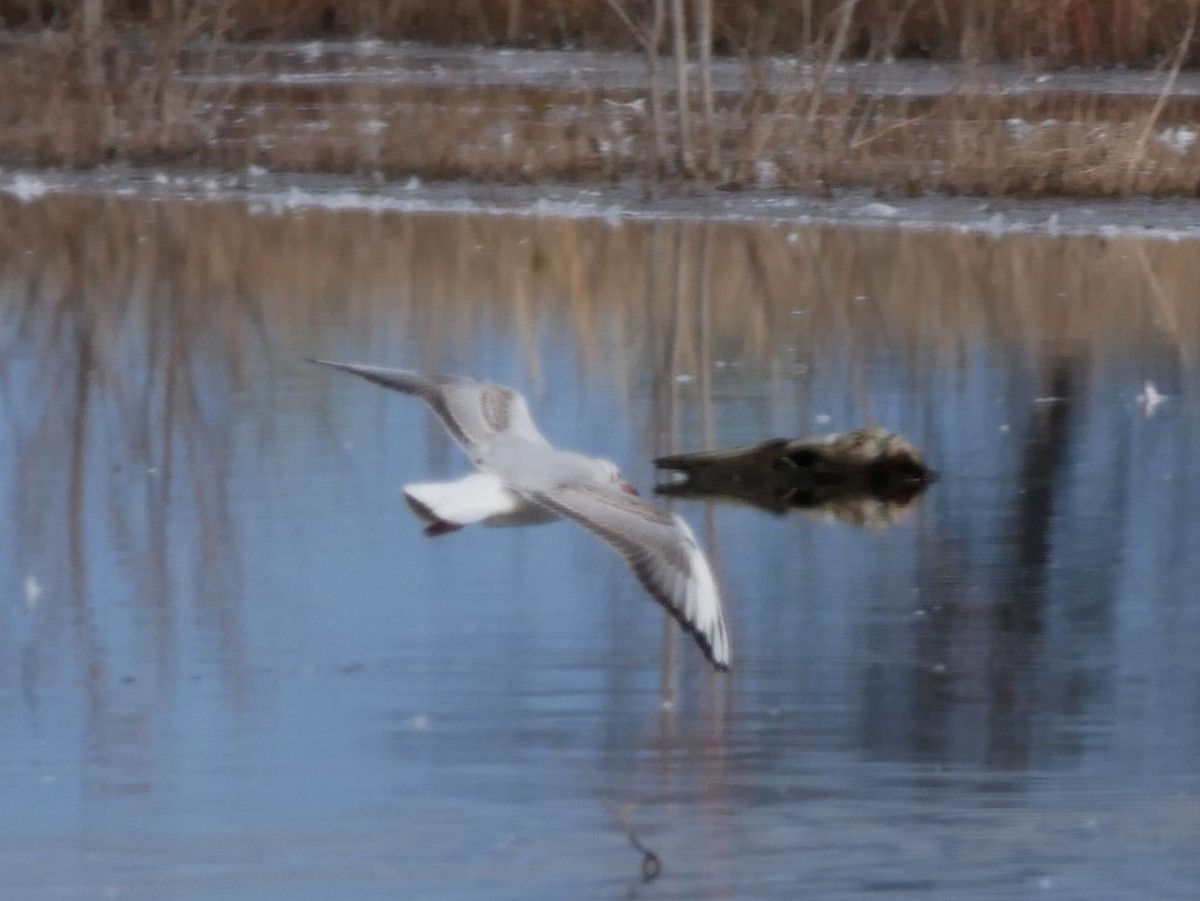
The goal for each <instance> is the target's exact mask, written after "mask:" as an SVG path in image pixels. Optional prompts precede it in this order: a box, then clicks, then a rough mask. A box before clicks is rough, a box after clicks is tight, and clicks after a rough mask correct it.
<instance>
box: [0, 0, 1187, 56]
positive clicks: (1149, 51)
mask: <svg viewBox="0 0 1200 901" xmlns="http://www.w3.org/2000/svg"><path fill="white" fill-rule="evenodd" d="M616 2H617V3H618V4H619V5H620V6H621V8H622V9H624V10H625V11H626V12H627V14H628V16H629V18H630V19H631V20H633V21H643V20H648V19H649V17H650V11H651V9H652V7H653V5H654V3H655V2H656V0H616ZM86 5H88V4H87V2H86V0H85V2H83V3H81V2H80V0H0V26H2V27H8V28H42V27H51V28H68V27H70V25H71V22H72V18H73V16H74V14H75V11H76V10H77V9H78V8H79V7H80V6H86ZM102 5H103V8H104V16H105V18H106V20H107V21H108V22H109V23H110V24H111V25H113V26H116V27H122V28H124V27H131V26H133V27H146V26H155V25H157V24H161V22H162V21H164V20H166V19H168V18H169V17H170V16H172V15H183V16H187V15H191V16H198V15H200V14H204V15H206V16H208V18H209V20H210V21H209V25H208V28H209V30H210V31H211V32H217V31H219V32H220V35H221V36H222V37H227V38H230V39H233V40H263V39H271V40H285V39H295V38H313V37H358V36H362V35H371V36H378V37H382V38H386V39H390V40H396V39H399V40H420V41H434V42H438V43H471V44H485V45H512V46H528V47H587V48H593V49H619V50H633V49H638V46H637V42H636V40H635V39H634V38H633V36H632V35H631V34H630V33H629V30H628V29H627V28H626V27H625V26H624V25H623V24H622V23H621V21H620V20H619V19H618V18H617V17H616V16H614V15H613V13H612V11H611V10H610V9H609V7H608V5H607V4H606V3H604V2H601V0H221V2H216V3H214V2H201V0H183V2H176V3H168V2H166V0H103V4H102ZM1190 6H1191V4H1190V0H955V2H945V0H849V2H848V0H797V2H791V3H775V2H767V0H713V2H712V3H711V10H712V35H713V48H714V50H716V52H718V53H726V54H740V53H744V52H754V53H796V54H800V55H811V56H813V57H816V58H819V57H820V56H821V55H822V54H823V53H824V52H825V51H826V50H827V49H828V32H829V30H830V29H831V28H833V27H834V25H835V23H836V22H837V21H838V20H839V19H840V18H841V17H842V16H843V14H848V20H847V29H846V42H845V53H846V55H848V56H852V57H861V56H867V55H873V56H876V57H883V56H895V57H909V56H917V57H931V58H936V59H971V60H1018V61H1026V60H1030V59H1036V60H1039V61H1045V62H1046V63H1049V64H1052V65H1073V64H1082V65H1097V64H1116V63H1121V64H1125V65H1130V66H1148V65H1154V64H1155V63H1156V62H1157V61H1159V60H1161V59H1164V58H1167V57H1169V56H1170V55H1171V54H1173V52H1174V50H1175V47H1176V45H1177V44H1178V42H1179V36H1180V35H1181V34H1182V33H1183V31H1184V30H1185V28H1186V27H1187V21H1188V17H1189V15H1190ZM218 10H219V15H218V13H217V12H214V11H218ZM664 37H666V35H664ZM1184 63H1185V65H1189V66H1194V65H1200V46H1193V47H1191V48H1190V49H1189V51H1188V55H1187V57H1186V58H1185V60H1184Z"/></svg>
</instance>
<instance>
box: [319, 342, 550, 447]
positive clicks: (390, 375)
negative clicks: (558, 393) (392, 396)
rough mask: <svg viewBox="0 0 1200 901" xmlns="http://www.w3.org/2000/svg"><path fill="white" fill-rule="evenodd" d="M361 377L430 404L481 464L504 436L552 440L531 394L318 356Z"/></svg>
mask: <svg viewBox="0 0 1200 901" xmlns="http://www.w3.org/2000/svg"><path fill="white" fill-rule="evenodd" d="M311 362H313V363H320V364H321V365H323V366H332V367H333V368H334V369H340V370H342V371H343V372H350V373H353V374H354V375H357V376H361V377H362V378H364V379H366V380H367V381H369V382H374V383H375V384H376V385H382V386H383V387H384V388H391V389H392V390H394V391H400V392H402V393H404V394H410V395H412V396H413V397H419V398H420V399H421V400H423V401H425V403H426V404H428V405H429V407H430V409H431V410H433V412H434V413H435V414H436V415H437V417H438V419H440V420H441V421H442V424H443V425H445V427H446V430H447V431H448V432H449V433H450V435H451V437H453V438H454V440H455V441H457V442H458V444H459V446H460V447H462V449H463V450H464V451H466V452H467V456H469V457H470V458H471V459H472V460H475V461H476V462H478V460H479V457H480V452H481V450H482V448H483V447H484V446H485V445H487V444H488V443H490V442H492V441H494V440H495V439H496V438H500V437H510V436H515V437H519V438H521V439H524V440H525V441H533V442H536V443H539V444H548V442H547V441H546V439H545V438H544V437H543V436H542V433H541V432H539V431H538V428H537V426H536V425H535V424H534V422H533V417H532V416H531V415H530V413H529V405H528V404H527V403H526V402H525V398H524V397H522V396H521V394H520V393H519V392H517V391H514V390H513V389H512V388H506V387H504V386H503V385H495V384H492V383H491V382H480V381H476V380H475V379H468V378H460V377H458V376H452V375H424V374H422V373H419V372H411V371H409V370H406V369H385V368H383V367H381V366H366V365H363V364H359V363H336V362H333V361H332V360H312V361H311Z"/></svg>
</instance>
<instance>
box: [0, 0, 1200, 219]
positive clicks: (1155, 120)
mask: <svg viewBox="0 0 1200 901" xmlns="http://www.w3.org/2000/svg"><path fill="white" fill-rule="evenodd" d="M1051 5H1052V6H1053V8H1054V9H1055V10H1058V11H1059V13H1061V16H1058V13H1056V14H1055V15H1056V16H1058V18H1055V17H1054V16H1050V17H1047V15H1046V14H1045V10H1046V6H1047V5H1046V4H1045V3H1040V4H1033V3H1020V2H1018V3H1014V4H1012V5H1011V6H1006V8H1007V9H1009V14H1008V15H1006V16H1000V15H999V13H998V9H999V7H998V6H997V5H996V4H992V3H989V2H985V0H979V2H975V3H973V4H972V3H963V4H937V8H938V9H941V8H942V7H943V6H953V7H954V8H955V9H957V10H960V11H961V10H962V9H966V8H970V9H974V10H975V13H974V14H973V15H972V16H971V17H967V18H963V19H961V20H960V19H959V18H955V17H954V16H951V15H949V14H948V13H947V14H946V15H941V14H940V13H939V15H938V16H936V17H935V18H937V20H938V21H939V22H941V25H940V26H938V27H945V28H948V29H953V28H958V29H959V44H960V49H962V50H964V54H965V55H968V56H972V57H973V58H978V57H984V56H991V55H995V56H1003V55H1006V53H1000V52H995V53H993V50H992V49H989V50H986V52H985V51H984V50H980V49H979V46H980V45H979V40H982V38H978V37H973V38H970V40H968V37H969V34H976V32H979V34H982V33H983V32H982V30H981V29H983V27H984V25H987V26H988V27H989V28H990V29H991V30H990V31H988V32H987V33H988V34H989V35H991V38H989V40H992V39H997V40H998V39H999V38H998V36H1002V35H1003V34H1006V33H1007V31H1006V29H1011V28H1014V27H1015V25H1014V24H1013V23H1014V22H1016V21H1023V19H1022V17H1025V19H1028V18H1029V16H1030V15H1032V13H1031V12H1030V11H1031V10H1032V9H1033V8H1034V7H1035V6H1036V7H1038V8H1039V9H1040V10H1042V13H1043V15H1042V18H1041V19H1039V20H1038V21H1040V22H1041V24H1042V26H1043V31H1045V33H1046V34H1055V35H1057V34H1059V32H1058V31H1054V30H1053V29H1051V30H1050V31H1046V29H1047V28H1049V27H1050V26H1049V25H1048V24H1047V23H1048V22H1051V21H1054V22H1058V21H1059V19H1062V21H1063V22H1066V23H1068V24H1067V25H1062V26H1061V27H1062V29H1067V30H1066V31H1064V32H1063V33H1064V34H1068V33H1070V34H1073V33H1076V32H1078V35H1086V34H1091V31H1092V30H1095V29H1096V28H1098V26H1097V25H1096V24H1095V23H1096V22H1097V21H1099V19H1098V18H1097V17H1098V16H1100V15H1101V13H1102V12H1103V13H1104V14H1105V15H1110V16H1115V17H1118V18H1120V17H1122V16H1124V17H1125V19H1129V20H1130V21H1133V20H1134V19H1136V21H1137V22H1139V23H1141V25H1140V26H1139V27H1141V28H1142V30H1143V31H1144V32H1145V33H1146V34H1151V33H1153V34H1158V33H1159V31H1160V30H1161V29H1162V28H1165V26H1164V25H1163V24H1162V23H1163V22H1165V21H1166V19H1167V18H1168V17H1169V16H1173V15H1175V14H1176V13H1178V14H1181V15H1183V16H1184V18H1183V19H1179V18H1178V17H1176V18H1174V19H1171V21H1173V22H1176V23H1177V24H1180V25H1181V31H1180V32H1178V33H1176V34H1175V36H1174V41H1175V43H1174V45H1173V48H1172V50H1173V54H1174V55H1173V57H1172V59H1171V62H1172V64H1173V68H1172V81H1173V79H1174V73H1177V72H1178V69H1179V67H1181V66H1182V65H1183V64H1184V62H1185V60H1187V59H1189V58H1191V54H1192V53H1193V51H1194V49H1195V47H1194V45H1195V44H1196V43H1197V42H1196V40H1195V39H1194V38H1195V34H1194V23H1195V17H1196V13H1197V6H1198V4H1197V0H1186V2H1167V0H1163V2H1158V3H1150V2H1145V3H1142V4H1137V3H1133V2H1131V0H1126V2H1112V3H1109V4H1102V3H1099V2H1087V0H1061V2H1060V3H1059V4H1058V5H1057V6H1054V5H1053V4H1051ZM85 6H86V5H85ZM443 6H445V9H444V10H442V13H441V15H442V16H443V17H450V18H452V19H453V20H454V21H458V19H457V18H454V17H455V16H459V15H462V16H464V17H465V18H472V17H470V16H466V15H465V13H464V10H466V9H467V7H468V6H469V7H470V9H471V10H472V11H473V12H472V15H473V18H472V20H473V21H477V22H491V21H492V20H493V18H494V16H495V15H498V13H497V10H499V9H500V8H501V7H503V9H504V10H506V11H507V13H506V14H514V15H517V16H518V18H519V19H520V20H521V21H527V22H528V21H534V20H530V19H526V18H522V17H525V16H526V14H527V13H531V11H532V10H534V9H535V8H537V9H539V10H542V12H543V13H545V14H546V15H549V12H548V11H550V10H553V11H554V15H553V16H552V17H551V18H553V19H554V21H556V22H559V23H560V25H562V27H563V28H566V27H567V23H570V22H574V21H575V18H573V17H577V16H582V15H583V13H584V11H585V8H586V9H588V10H592V11H593V12H595V11H599V12H598V13H597V14H598V15H602V16H603V18H604V20H605V21H607V22H609V23H610V25H615V27H616V28H617V29H618V30H623V32H624V33H625V35H626V37H627V38H628V39H630V40H633V37H634V36H635V35H636V36H637V37H638V39H639V40H641V42H642V47H643V49H644V50H647V49H648V48H650V47H652V46H653V45H654V41H652V40H649V39H648V37H647V36H648V35H650V34H651V32H650V31H647V30H646V29H645V28H643V27H642V24H639V22H640V20H639V19H638V18H637V17H638V16H644V15H645V14H646V8H645V6H646V5H645V4H640V5H639V4H628V5H627V6H628V9H629V10H630V15H629V17H628V20H627V21H625V22H623V21H622V20H621V18H620V17H619V16H617V15H616V13H615V12H614V10H613V9H612V8H610V7H609V5H608V4H603V3H593V4H590V5H589V4H582V3H571V2H563V3H560V4H557V5H555V4H532V3H530V4H523V3H520V2H508V3H505V4H494V3H487V2H484V0H479V2H476V3H472V4H467V5H464V4H457V5H456V4H453V3H451V4H443ZM65 8H66V7H65V5H57V4H53V3H49V4H47V3H36V4H35V3H22V2H13V0H8V2H5V0H0V13H3V15H4V16H5V17H6V19H7V20H8V21H10V22H13V23H16V24H21V23H25V24H28V23H29V22H31V21H33V20H34V19H36V18H37V17H36V16H34V15H33V12H35V11H37V10H41V11H42V13H45V14H44V15H41V20H43V21H45V22H47V23H49V24H51V25H53V26H57V30H51V31H46V32H41V33H39V34H38V35H36V36H31V37H29V38H27V39H25V40H22V41H19V42H16V43H14V44H11V45H10V46H8V47H7V48H5V49H3V50H0V84H4V85H5V86H6V88H7V90H6V91H5V92H4V94H3V95H2V96H0V162H5V163H16V164H23V165H28V164H34V165H69V166H91V165H95V164H97V163H101V162H104V161H108V160H120V161H127V162H132V163H146V162H170V163H175V164H180V163H182V164H187V165H198V166H215V167H220V168H226V169H237V168H243V167H245V166H247V165H251V164H254V165H261V166H265V167H268V168H272V169H277V170H288V171H304V172H337V173H364V174H371V175H374V176H376V177H383V178H403V177H407V176H409V175H414V174H416V175H420V176H422V177H426V178H469V179H478V180H504V181H539V180H545V179H554V180H576V181H579V180H583V181H587V180H598V179H624V178H629V177H633V176H639V175H640V176H642V177H646V176H656V175H659V174H662V173H663V172H664V171H665V172H666V173H667V174H682V175H685V176H691V177H702V178H703V179H704V180H705V181H707V182H709V183H713V184H716V185H718V186H721V187H725V188H730V189H736V188H742V187H750V186H756V185H757V186H770V187H783V188H789V189H799V190H809V191H814V190H815V191H828V190H830V189H831V188H833V187H838V186H860V187H861V186H866V187H870V188H874V189H876V190H878V191H883V192H896V191H898V192H904V193H921V192H925V191H947V192H952V193H960V192H961V193H980V194H991V195H1007V194H1018V195H1058V194H1062V195H1071V196H1114V195H1126V194H1134V193H1138V194H1150V195H1156V196H1158V195H1171V194H1175V195H1178V194H1184V195H1195V194H1197V193H1200V142H1198V143H1194V144H1192V145H1191V146H1175V147H1172V146H1171V144H1170V142H1167V141H1160V140H1157V139H1156V137H1157V136H1158V135H1159V134H1160V133H1162V130H1163V129H1165V128H1169V127H1175V126H1191V125H1193V124H1194V123H1195V122H1196V121H1197V120H1198V119H1200V102H1197V101H1196V100H1195V99H1188V98H1173V97H1171V96H1170V91H1169V90H1164V91H1163V93H1162V94H1161V95H1160V96H1159V97H1158V98H1145V97H1119V96H1103V95H1097V96H1090V97H1089V96H1077V95H1067V94H1063V95H1053V94H1034V95H1006V94H1004V93H1003V92H998V91H995V90H993V89H992V88H991V87H990V86H988V85H986V84H980V85H971V84H966V85H963V87H962V88H961V89H960V90H959V91H957V92H954V93H951V94H949V95H945V96H936V97H932V96H927V97H920V96H913V97H899V96H893V97H887V96H873V95H868V94H866V93H863V92H860V91H855V90H854V89H853V88H850V89H847V88H845V87H841V88H839V89H838V90H836V91H835V90H833V89H831V87H830V82H829V80H828V77H827V76H829V74H830V73H831V72H832V71H833V68H834V66H835V65H837V64H838V63H840V62H841V61H842V59H843V57H844V56H845V55H848V54H853V53H862V52H867V53H869V54H871V55H874V56H880V55H883V54H884V53H885V52H891V51H890V50H889V49H888V48H891V49H895V48H896V47H899V46H900V44H899V43H897V42H900V41H901V40H902V38H903V36H904V35H906V34H908V32H907V31H906V28H908V27H909V26H910V25H911V24H912V23H914V22H920V21H924V20H925V19H923V18H922V17H925V18H928V17H929V16H930V15H932V13H931V11H930V10H931V9H932V7H929V8H927V7H926V6H925V5H924V4H922V3H920V2H905V3H892V4H888V3H883V2H882V0H879V2H871V0H860V2H858V3H854V2H852V0H843V2H840V3H832V2H829V3H820V2H813V3H805V4H799V5H798V7H797V8H799V9H811V10H812V14H811V15H810V16H808V17H807V18H806V19H805V21H804V22H802V23H800V24H799V25H796V24H795V23H792V24H791V25H788V24H787V23H788V21H790V20H787V21H785V20H786V16H785V15H783V14H782V13H781V14H780V15H778V16H777V17H776V19H775V20H773V24H772V26H771V28H772V32H771V34H772V35H773V36H772V37H771V38H770V39H769V40H768V39H766V38H763V39H761V40H760V39H759V37H757V36H756V35H757V34H758V32H756V31H755V30H754V28H750V27H749V26H747V30H746V31H745V32H744V34H745V41H746V42H747V43H746V44H745V47H749V48H750V50H752V51H753V52H752V53H751V55H750V56H749V57H748V58H747V62H746V72H747V77H746V81H745V84H746V87H744V88H742V89H739V90H729V89H728V88H727V89H725V90H724V91H723V92H720V91H718V92H716V93H714V92H713V91H712V88H711V85H710V84H708V83H707V82H706V80H705V79H703V78H701V79H700V87H701V90H700V91H699V92H696V93H693V94H692V95H691V99H690V100H689V99H688V96H687V94H686V93H685V90H686V88H687V87H688V83H687V81H686V80H685V81H684V82H683V83H682V84H679V83H674V84H668V83H666V82H665V81H663V80H662V79H661V77H659V76H655V77H654V78H652V79H651V81H650V82H648V83H647V84H646V86H645V91H642V90H635V91H633V92H632V93H631V92H630V91H627V90H626V91H611V92H607V93H606V92H604V91H602V90H600V89H594V88H590V87H587V86H581V87H578V86H576V87H571V88H569V89H568V88H565V87H564V88H521V87H455V86H442V85H438V84H432V85H430V84H426V85H420V86H414V85H408V86H403V85H401V86H394V85H393V86H389V85H387V84H385V83H382V82H378V83H373V82H370V81H360V82H353V83H350V84H349V85H344V84H326V85H325V86H320V87H295V86H288V85H282V84H280V83H277V82H272V81H271V80H270V79H269V78H264V79H263V80H262V81H261V82H259V83H254V82H250V83H247V84H243V85H238V86H222V85H219V84H217V83H214V82H203V81H196V80H194V79H188V78H187V77H183V76H188V75H197V74H199V75H203V74H205V73H213V72H220V71H222V70H221V68H220V67H221V65H222V61H221V58H220V57H219V50H220V48H221V47H222V46H226V45H224V44H222V43H220V42H213V41H210V42H208V43H197V40H198V39H203V38H210V37H219V38H227V37H242V36H258V35H262V34H266V32H264V31H262V29H261V28H260V26H258V25H254V22H256V21H259V20H258V19H256V18H255V16H262V17H264V18H263V19H262V22H266V21H268V20H270V21H274V22H275V27H276V30H275V31H274V32H271V34H270V36H272V37H278V36H281V35H292V34H295V35H300V34H309V33H329V32H331V31H332V32H335V33H336V32H340V31H343V30H347V29H348V30H350V31H355V30H357V31H362V30H373V31H376V32H379V33H383V34H388V35H392V34H394V31H393V30H392V26H393V25H394V24H395V23H396V22H399V21H400V19H401V18H403V16H405V15H409V14H412V13H413V11H414V10H417V9H418V8H420V9H425V7H424V6H423V5H422V4H420V3H416V2H409V3H390V4H385V3H376V4H372V3H366V2H361V3H357V4H355V3H350V4H345V5H340V6H337V7H336V9H337V10H338V12H337V13H336V15H334V14H331V13H330V12H329V10H330V9H333V8H334V7H332V6H330V5H328V4H325V5H322V4H306V3H304V2H297V3H293V4H279V3H274V4H273V3H271V2H264V3H262V4H258V5H255V6H252V7H247V6H244V5H243V4H242V3H241V0H222V2H219V3H216V4H213V3H206V2H200V0H193V2H182V3H179V4H173V5H171V6H169V7H168V6H166V5H164V4H159V3H150V4H136V3H132V2H118V0H109V2H108V3H107V5H104V6H103V10H104V12H105V14H106V17H105V18H104V19H97V20H95V21H94V22H93V23H92V24H90V25H89V24H88V22H87V21H86V19H85V17H84V16H83V15H81V14H70V13H68V12H65V11H63V10H65ZM72 8H78V7H75V6H74V5H72ZM90 8H91V9H93V10H97V9H100V8H101V6H98V5H96V2H95V0H93V3H92V4H91V5H90ZM620 8H621V9H625V8H626V6H621V7H620ZM687 8H688V9H690V8H691V7H690V6H689V7H687ZM756 8H758V7H755V6H754V5H753V4H747V5H728V4H722V3H717V4H715V7H714V9H715V18H716V21H717V22H725V23H726V24H725V26H724V28H725V31H724V33H725V34H726V35H728V34H729V33H730V32H729V25H728V23H729V21H730V17H731V16H733V17H735V18H736V16H737V15H743V14H745V15H749V12H748V11H751V10H753V9H756ZM168 9H171V10H174V12H173V13H170V14H168V13H167V12H166V10H168ZM671 9H672V11H682V10H683V9H684V7H683V6H676V5H673V6H672V7H671ZM872 10H874V14H875V15H876V17H872V18H869V19H863V20H861V21H860V18H861V17H862V16H867V15H868V13H871V11H872ZM739 11H740V12H739ZM331 16H332V18H331ZM22 17H24V18H22ZM272 17H273V18H272ZM960 18H961V17H960ZM464 20H465V19H464ZM423 21H424V20H423ZM434 21H440V20H439V19H438V18H437V17H436V16H435V17H432V18H431V19H430V20H429V22H430V23H432V22H434ZM447 21H449V20H447ZM539 21H540V20H539ZM756 21H757V20H756ZM868 21H869V22H871V23H875V25H874V26H873V27H876V28H877V29H878V28H883V29H884V30H883V31H879V32H878V33H877V34H875V36H874V37H871V38H870V40H868V41H867V43H866V44H865V45H864V44H863V40H864V39H863V37H862V28H863V27H865V25H863V22H868ZM1031 21H1032V20H1031ZM1122 21H1124V20H1122ZM96 22H99V24H96ZM318 22H324V25H323V26H321V27H318ZM389 23H392V24H389ZM879 23H885V24H886V27H884V26H883V25H879ZM1070 23H1075V24H1074V25H1072V26H1071V28H1074V29H1075V32H1071V30H1070V28H1068V25H1069V24H1070ZM1088 23H1091V24H1088ZM643 24H644V23H643ZM660 24H661V23H660ZM676 24H677V25H678V23H676ZM1060 24H1061V23H1060ZM785 25H786V26H787V27H792V26H794V27H796V28H799V29H800V31H799V32H798V34H801V35H802V36H803V37H804V40H805V41H807V43H806V44H805V45H804V48H805V49H804V52H805V53H808V55H809V56H810V57H811V58H812V59H813V60H815V62H816V63H817V65H816V66H815V69H814V71H815V78H814V79H813V80H812V83H811V84H810V85H807V86H806V87H804V89H802V90H797V89H795V88H789V87H788V85H787V84H784V85H783V87H779V86H778V85H777V84H776V85H771V86H767V83H766V82H765V81H764V80H762V79H761V78H760V77H759V75H758V74H757V73H758V68H759V67H758V63H757V62H756V58H755V57H754V53H757V52H758V51H759V50H761V49H763V48H766V49H771V48H773V47H774V46H775V44H773V43H772V42H773V41H775V40H776V37H775V36H776V35H779V34H784V33H790V32H787V28H785ZM1085 25H1086V27H1084V26H1085ZM262 27H265V25H264V26H262ZM430 27H432V25H431V24H430ZM522 27H524V26H522ZM572 27H574V26H572ZM765 27H766V26H765V25H763V23H762V22H759V23H758V24H757V25H756V26H755V28H759V29H761V28H765ZM1055 28H1059V26H1058V25H1055ZM322 29H323V30H322ZM714 29H715V31H714V33H716V34H720V33H722V32H721V28H718V27H716V26H714ZM963 29H966V31H963ZM1156 29H1158V30H1156ZM1060 30H1061V29H1060ZM659 31H662V32H667V31H671V29H666V28H660V29H659ZM1031 33H1032V32H1031ZM1039 33H1040V32H1039ZM1105 33H1108V32H1107V31H1106V32H1105ZM1163 33H1164V34H1165V32H1163ZM674 34H675V36H676V37H677V38H678V37H679V36H680V35H681V34H683V32H682V31H680V29H679V28H678V27H676V28H675V29H674ZM1078 35H1077V36H1078ZM792 38H795V35H792ZM792 38H789V40H791V39H792ZM1055 40H1058V38H1055ZM1064 40H1065V38H1064ZM1147 40H1148V38H1147ZM1099 41H1100V39H1099V38H1098V37H1097V38H1096V39H1095V40H1092V39H1091V38H1088V40H1086V41H1083V42H1082V44H1081V46H1087V47H1093V45H1094V44H1096V43H1097V42H1099ZM1052 44H1054V42H1053V41H1051V42H1050V43H1048V44H1047V46H1051V45H1052ZM893 45H895V46H893ZM1031 46H1032V45H1031ZM1122 46H1125V45H1124V44H1122ZM968 47H969V48H971V50H970V53H966V50H965V49H964V48H968ZM206 48H207V49H206ZM881 48H882V49H881ZM993 49H994V48H993ZM1056 52H1057V51H1056ZM1088 53H1089V54H1096V53H1099V50H1097V49H1095V48H1094V47H1093V49H1091V50H1089V51H1088ZM656 59H657V54H654V55H653V56H652V57H650V60H649V61H650V62H654V61H655V60H656ZM666 68H667V67H666V66H665V65H664V66H662V67H661V69H663V70H665V69H666ZM655 71H658V69H657V68H656V69H655ZM706 71H707V69H706ZM798 80H799V79H798ZM1170 83H1171V82H1168V84H1170ZM646 92H648V93H649V95H650V96H651V98H652V99H656V98H657V103H658V104H660V106H656V110H657V111H651V112H648V111H645V110H637V109H633V108H630V107H628V106H626V105H622V104H627V103H628V102H629V101H631V100H634V99H638V98H640V97H641V96H643V95H644V94H645V93H646ZM652 106H655V104H652ZM681 107H682V108H681ZM685 114H688V115H685ZM689 122H695V123H698V124H699V125H700V126H701V127H700V128H699V130H698V131H696V130H695V129H692V128H691V126H690V125H689ZM693 132H695V133H693ZM697 134H698V135H699V141H700V144H699V146H696V141H697ZM689 142H690V143H689Z"/></svg>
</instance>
